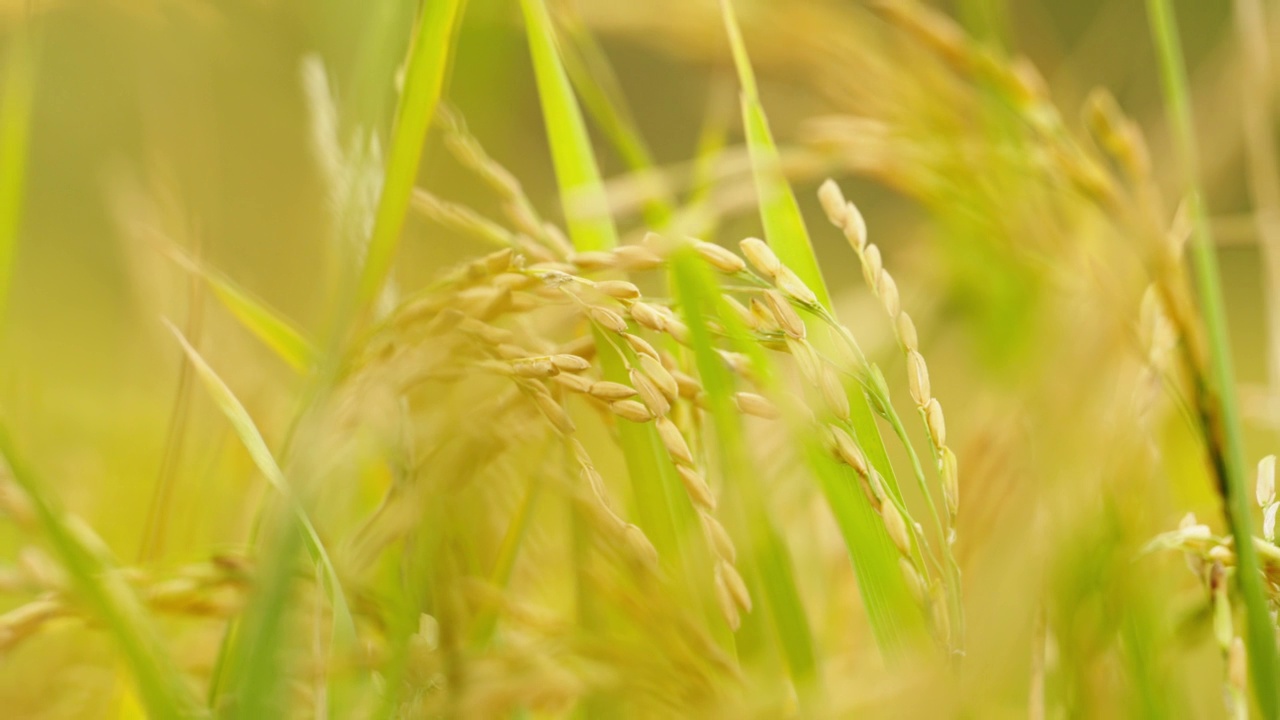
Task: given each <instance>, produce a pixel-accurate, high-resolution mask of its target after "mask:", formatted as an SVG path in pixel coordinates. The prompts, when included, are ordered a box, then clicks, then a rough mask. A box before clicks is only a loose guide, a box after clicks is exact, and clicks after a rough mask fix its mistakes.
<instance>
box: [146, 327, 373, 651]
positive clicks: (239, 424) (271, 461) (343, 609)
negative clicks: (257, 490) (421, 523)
mask: <svg viewBox="0 0 1280 720" xmlns="http://www.w3.org/2000/svg"><path fill="white" fill-rule="evenodd" d="M166 324H168V323H167V322H166ZM168 325H169V330H170V331H172V332H173V334H174V337H176V338H177V340H178V343H179V344H181V346H182V349H183V351H184V352H185V353H186V355H187V358H188V359H189V360H190V361H191V364H192V366H193V367H194V368H195V369H196V374H197V375H199V377H200V379H201V381H203V383H204V386H205V388H206V389H207V390H208V392H209V395H210V396H211V397H212V398H213V401H214V402H215V403H216V404H217V405H218V408H219V409H220V410H222V413H223V414H224V415H226V417H227V420H228V421H229V422H230V423H231V426H232V428H233V429H234V430H235V432H236V436H237V437H239V438H240V442H242V443H243V444H244V446H245V449H246V450H247V451H248V452H249V457H250V458H252V459H253V463H254V465H256V466H257V467H258V470H259V471H260V472H261V473H262V474H263V475H264V476H265V477H266V478H267V482H269V483H271V486H272V487H274V488H275V489H276V490H277V491H278V492H279V493H280V494H281V495H283V496H284V497H285V499H286V501H287V502H288V503H289V504H290V505H291V506H292V508H293V512H294V514H295V515H296V516H297V519H298V524H299V525H300V526H301V528H302V535H303V541H304V543H305V544H306V547H307V552H309V553H310V554H311V559H312V561H313V562H315V563H316V564H317V565H319V566H320V567H321V569H322V570H323V572H324V576H325V585H326V587H325V590H326V592H327V593H328V597H329V602H330V603H331V604H332V606H333V631H334V643H335V644H336V645H339V646H346V645H349V644H350V643H351V642H354V640H355V622H354V621H353V620H352V617H351V610H350V608H349V607H348V605H347V600H346V597H345V596H344V595H343V592H342V583H341V582H340V581H339V579H338V573H337V570H336V569H335V568H334V566H333V561H332V560H331V559H330V558H329V553H328V551H326V550H325V547H324V544H323V543H322V542H321V540H320V535H319V534H318V533H317V532H316V529H315V526H314V525H313V524H312V523H311V519H310V518H308V517H307V514H306V511H305V510H303V509H302V507H301V506H300V505H299V504H298V502H297V499H296V498H295V497H294V496H293V492H292V489H291V488H290V487H289V483H288V480H287V479H286V478H285V475H284V472H283V471H282V470H281V469H280V466H279V465H278V464H277V463H276V460H275V457H274V456H273V455H272V454H271V450H270V448H268V447H267V443H266V441H265V440H264V439H263V438H262V434H261V433H259V432H258V428H257V426H256V425H255V424H254V422H253V418H252V417H250V416H249V411H247V410H245V407H244V405H242V404H241V403H240V400H239V399H238V398H236V396H235V393H233V392H232V391H231V388H229V387H227V384H226V383H225V382H223V380H222V378H220V377H218V374H217V373H216V372H214V370H213V368H212V367H210V366H209V364H208V363H207V362H205V360H204V358H203V357H201V355H200V353H199V352H198V351H197V350H196V349H195V348H194V347H192V346H191V344H190V343H189V342H187V339H186V338H185V337H184V336H183V335H182V332H181V331H180V330H178V329H177V328H176V327H174V326H173V325H171V324H168Z"/></svg>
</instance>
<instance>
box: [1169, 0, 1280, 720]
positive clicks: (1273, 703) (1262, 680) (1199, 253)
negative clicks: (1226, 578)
mask: <svg viewBox="0 0 1280 720" xmlns="http://www.w3.org/2000/svg"><path fill="white" fill-rule="evenodd" d="M1147 11H1148V13H1149V15H1150V22H1151V33H1152V37H1153V38H1154V40H1155V45H1156V49H1157V52H1158V54H1159V64H1160V74H1161V77H1162V80H1163V82H1164V92H1165V103H1166V108H1167V112H1168V114H1169V122H1170V124H1171V126H1172V130H1173V141H1174V150H1175V151H1176V153H1177V156H1178V160H1179V162H1180V164H1181V166H1182V173H1183V175H1184V178H1185V180H1186V182H1187V185H1188V188H1189V190H1190V198H1189V202H1188V208H1189V210H1190V212H1191V219H1192V223H1193V234H1192V242H1191V259H1192V265H1193V268H1194V271H1195V278H1196V282H1197V284H1198V286H1199V290H1200V302H1201V306H1202V312H1203V314H1204V323H1205V327H1206V330H1207V335H1208V341H1209V377H1208V378H1206V380H1207V381H1208V383H1209V385H1210V387H1209V395H1208V397H1207V400H1206V403H1207V407H1206V408H1205V413H1206V420H1207V425H1206V428H1205V430H1206V432H1207V433H1208V434H1209V437H1208V438H1207V439H1208V441H1209V445H1210V448H1211V452H1212V453H1214V454H1215V466H1216V467H1217V469H1218V471H1219V474H1220V476H1221V477H1220V480H1221V481H1222V485H1223V489H1224V491H1225V493H1226V498H1225V500H1226V509H1227V517H1228V519H1229V521H1230V524H1231V534H1232V536H1233V537H1234V538H1235V545H1236V552H1237V562H1238V564H1239V569H1240V572H1239V573H1237V575H1236V577H1237V578H1238V581H1239V583H1240V594H1241V595H1242V596H1243V598H1244V605H1245V611H1246V618H1247V624H1248V629H1247V633H1246V636H1245V640H1246V643H1247V646H1248V656H1249V667H1250V670H1251V671H1252V674H1253V684H1254V692H1255V694H1256V695H1257V699H1258V708H1259V710H1260V711H1261V715H1262V717H1264V718H1276V717H1278V716H1280V707H1278V706H1280V695H1278V694H1277V690H1276V688H1277V684H1276V682H1275V679H1276V677H1277V673H1278V672H1280V667H1278V666H1277V657H1276V642H1275V631H1274V628H1273V626H1272V623H1271V618H1270V615H1269V613H1268V611H1267V600H1266V595H1265V591H1264V588H1263V584H1262V570H1261V568H1260V566H1259V563H1258V553H1257V550H1256V549H1255V548H1254V545H1253V542H1252V536H1253V531H1252V527H1251V525H1252V517H1251V512H1252V507H1251V505H1250V498H1249V496H1250V493H1249V492H1248V489H1247V487H1246V480H1245V470H1244V443H1243V427H1242V423H1241V420H1240V411H1239V408H1238V407H1237V405H1236V398H1235V378H1234V377H1233V371H1232V360H1231V348H1230V345H1229V342H1228V334H1227V314H1226V309H1225V306H1224V303H1223V300H1222V288H1221V285H1220V283H1219V280H1218V260H1217V256H1216V254H1215V252H1214V246H1213V237H1212V234H1211V232H1210V229H1209V221H1208V216H1207V215H1206V212H1205V207H1204V201H1203V199H1202V197H1201V192H1200V186H1199V179H1198V177H1199V167H1198V165H1199V160H1198V158H1197V154H1196V142H1195V135H1194V132H1193V128H1192V120H1191V105H1190V100H1189V97H1188V95H1189V93H1188V90H1187V87H1188V83H1187V75H1186V66H1185V64H1184V61H1183V57H1182V46H1181V42H1180V40H1179V38H1178V24H1177V17H1176V16H1175V15H1174V13H1173V9H1172V8H1171V6H1170V2H1169V0H1148V1H1147Z"/></svg>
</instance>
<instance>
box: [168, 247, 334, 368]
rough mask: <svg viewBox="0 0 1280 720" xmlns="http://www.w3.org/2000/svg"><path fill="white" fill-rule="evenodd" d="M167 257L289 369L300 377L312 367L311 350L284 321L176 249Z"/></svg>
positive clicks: (291, 325) (243, 290)
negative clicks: (205, 288) (204, 287)
mask: <svg viewBox="0 0 1280 720" xmlns="http://www.w3.org/2000/svg"><path fill="white" fill-rule="evenodd" d="M169 254H170V255H171V256H172V257H173V259H174V261H175V262H177V263H178V264H179V265H181V266H182V268H183V269H185V270H186V271H187V272H189V273H192V274H193V275H195V276H197V277H199V278H200V279H201V280H203V281H204V282H205V283H206V284H208V286H209V289H210V290H212V291H213V294H214V297H216V298H218V300H219V301H220V302H221V303H222V304H223V306H224V307H226V308H227V310H228V311H229V312H230V313H231V314H232V316H234V317H235V319H236V320H239V321H240V324H241V325H243V326H244V328H245V329H246V330H248V331H249V332H250V333H252V334H253V335H254V337H256V338H258V339H259V340H261V341H262V344H264V345H266V346H267V347H268V348H271V350H272V351H273V352H275V354H276V355H277V356H278V357H279V358H280V359H281V360H284V361H285V363H287V364H288V365H289V367H291V368H293V369H294V370H297V371H298V372H300V373H302V372H306V371H308V370H310V369H311V368H312V367H314V366H315V362H316V359H317V354H316V349H315V347H314V346H312V344H311V342H310V341H308V340H307V338H306V337H305V336H304V335H303V334H302V331H301V330H299V329H297V328H296V327H294V325H293V323H291V322H289V320H288V319H287V318H285V317H284V316H283V315H281V314H280V313H278V312H276V310H275V309H273V308H272V307H270V306H269V305H267V304H266V302H264V301H262V300H260V299H258V298H256V297H254V296H253V294H251V293H250V292H249V291H248V290H245V289H244V288H242V287H240V285H239V284H237V283H236V282H235V281H234V280H232V279H231V278H229V277H226V276H224V275H222V274H221V273H219V272H217V271H216V270H213V269H210V268H207V267H204V266H203V265H201V264H200V263H199V262H198V261H197V260H196V259H195V258H193V257H189V256H188V255H186V254H185V253H184V252H182V251H181V250H180V249H178V248H170V252H169Z"/></svg>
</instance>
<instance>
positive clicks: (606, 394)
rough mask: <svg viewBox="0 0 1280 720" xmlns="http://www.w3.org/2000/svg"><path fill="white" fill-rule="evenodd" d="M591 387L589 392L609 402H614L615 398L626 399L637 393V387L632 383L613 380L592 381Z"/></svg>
mask: <svg viewBox="0 0 1280 720" xmlns="http://www.w3.org/2000/svg"><path fill="white" fill-rule="evenodd" d="M589 387H590V389H589V390H588V391H587V392H589V393H591V395H592V396H593V397H596V398H599V399H601V400H605V401H609V402H613V401H614V400H626V399H628V398H632V397H635V395H636V389H635V388H633V387H631V386H630V385H624V384H622V383H618V382H611V381H609V380H601V381H599V382H594V383H591V385H590V386H589Z"/></svg>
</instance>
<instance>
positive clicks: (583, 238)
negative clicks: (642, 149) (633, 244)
mask: <svg viewBox="0 0 1280 720" xmlns="http://www.w3.org/2000/svg"><path fill="white" fill-rule="evenodd" d="M520 5H521V7H523V8H524V17H525V25H526V27H527V28H528V36H529V52H530V54H531V55H532V56H533V70H534V75H535V77H536V78H537V82H538V95H539V96H540V97H541V98H542V116H543V119H544V120H545V121H546V124H547V138H548V140H549V141H550V144H551V160H552V162H553V163H554V164H555V170H556V181H557V183H558V184H559V186H560V193H561V196H562V201H563V204H564V214H565V222H566V223H567V224H568V226H569V237H570V239H572V240H573V245H574V247H576V248H577V249H578V250H580V251H585V250H608V249H610V248H613V247H614V246H616V245H617V244H618V231H617V229H616V228H615V227H614V225H613V220H612V218H610V217H609V214H608V203H607V202H606V199H605V192H604V183H603V182H602V181H601V179H600V169H599V167H598V166H597V165H596V155H595V151H594V150H592V148H591V137H590V135H588V134H587V124H586V121H585V120H583V117H582V109H581V108H580V107H579V106H578V101H577V98H576V97H575V96H574V94H573V85H572V84H571V83H570V82H569V75H568V73H566V72H565V69H564V65H563V64H562V63H561V61H560V55H559V52H558V50H557V44H556V36H555V29H554V28H553V27H552V25H551V16H550V15H549V14H548V13H547V8H546V6H545V5H544V4H543V2H542V0H520Z"/></svg>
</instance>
